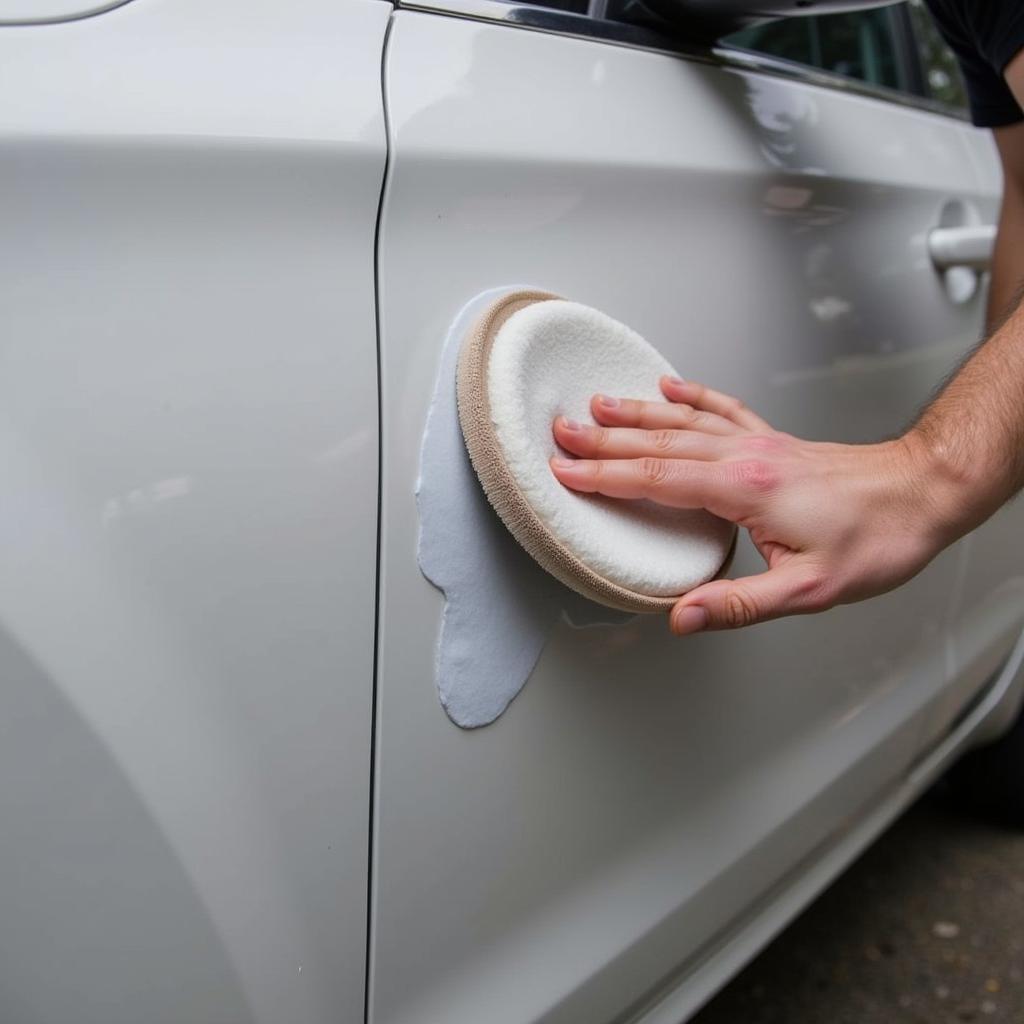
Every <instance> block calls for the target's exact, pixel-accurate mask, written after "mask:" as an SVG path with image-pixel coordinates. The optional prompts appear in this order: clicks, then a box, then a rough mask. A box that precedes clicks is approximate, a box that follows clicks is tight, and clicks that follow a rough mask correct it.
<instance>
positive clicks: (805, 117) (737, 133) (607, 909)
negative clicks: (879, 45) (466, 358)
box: [371, 11, 1024, 1024]
mask: <svg viewBox="0 0 1024 1024" xmlns="http://www.w3.org/2000/svg"><path fill="white" fill-rule="evenodd" d="M386 92H387V97H388V104H389V124H390V135H391V137H390V144H391V153H390V171H389V180H388V184H387V187H386V192H385V201H384V206H383V210H382V222H381V237H380V252H379V261H380V278H379V284H380V306H381V339H380V340H381V354H382V392H383V417H382V421H383V422H382V425H383V458H384V464H383V481H382V486H383V518H382V562H381V572H382V578H381V604H380V649H379V658H380V660H379V680H378V684H379V695H378V699H379V704H378V730H379V731H378V740H377V761H376V797H375V799H376V808H377V811H376V819H375V870H374V896H373V900H374V903H373V934H372V943H371V971H372V974H371V1019H372V1020H373V1021H374V1022H376V1024H398V1022H419V1021H427V1020H429V1021H434V1020H444V1021H445V1022H447V1024H463V1022H466V1024H469V1022H477V1021H480V1020H487V1021H489V1022H494V1024H498V1022H503V1021H527V1020H529V1021H541V1020H543V1021H549V1022H555V1021H559V1022H578V1021H598V1020H612V1019H619V1018H620V1017H622V1016H623V1015H626V1016H628V1015H630V1013H632V1012H633V1010H635V1011H636V1012H639V1008H640V1007H642V1006H643V1005H645V1004H646V1002H647V1001H648V1000H649V999H651V998H653V995H654V994H655V993H658V992H660V991H663V990H668V989H672V988H674V987H676V986H679V985H681V986H682V987H681V988H680V989H679V990H680V991H684V990H685V989H686V978H687V976H688V972H690V973H693V972H694V969H695V965H696V964H697V963H698V962H699V961H700V958H701V957H703V956H705V955H707V953H708V950H709V948H711V945H713V944H714V943H718V942H719V941H721V938H722V936H729V935H736V934H747V935H752V934H755V933H756V931H757V928H758V927H760V928H761V929H762V930H763V928H764V923H763V922H764V921H766V920H767V921H772V922H774V925H775V926H777V925H778V924H780V923H781V920H782V917H784V915H780V914H779V913H777V912H773V914H769V913H768V912H767V911H766V916H765V917H764V918H763V919H758V918H757V916H756V910H757V908H758V907H762V906H764V905H765V904H764V901H765V900H766V899H767V896H768V894H770V893H772V892H773V891H775V887H777V886H779V885H782V884H783V881H784V879H786V878H790V877H792V875H793V874H794V872H796V873H799V867H800V865H806V864H807V863H808V862H809V861H808V858H812V857H813V856H814V855H815V854H816V852H817V851H819V850H821V849H822V848H824V847H825V846H827V845H828V844H829V842H831V841H832V840H833V839H834V838H835V837H836V836H837V835H840V834H842V832H843V830H844V829H846V828H847V827H848V826H849V825H850V824H851V823H853V822H865V821H871V820H875V825H874V827H875V828H877V827H881V826H880V824H878V822H881V821H883V820H884V818H885V815H884V814H883V813H882V812H881V811H879V810H878V808H880V807H883V806H888V807H889V808H890V810H889V812H887V813H895V812H894V810H892V808H893V807H895V806H896V803H893V802H892V800H893V798H892V797H889V798H888V799H889V803H888V804H885V803H884V801H885V799H886V794H891V793H892V788H893V786H894V785H896V784H897V783H899V782H900V780H905V779H907V778H908V777H910V776H908V774H907V773H908V772H910V771H911V766H912V765H913V764H914V763H915V762H916V761H917V759H918V758H920V757H922V756H924V754H925V753H926V752H927V751H928V750H929V749H931V747H932V745H933V744H934V743H935V742H936V741H937V740H938V739H939V738H940V737H942V736H943V735H945V734H946V732H947V730H948V728H949V726H950V724H951V723H952V721H953V720H954V718H955V716H956V715H957V714H959V713H960V711H961V710H962V709H963V707H964V703H965V701H966V700H968V699H969V698H970V697H971V696H972V695H973V694H974V693H976V692H978V691H979V688H980V687H981V686H982V685H983V684H984V682H985V681H986V678H987V675H986V672H987V670H988V669H989V668H996V667H998V664H999V663H1000V661H1001V660H1002V659H1005V658H1006V656H1007V654H1008V652H1009V650H1010V647H1011V646H1012V644H1013V642H1014V640H1015V638H1016V635H1017V634H1019V632H1020V626H1021V623H1022V621H1024V600H1022V594H1021V568H1022V556H1021V554H1020V551H1019V545H1012V546H1006V539H1007V538H1008V537H1009V536H1010V534H1011V532H1012V530H1013V525H1014V524H1018V527H1017V528H1018V529H1019V510H1018V512H1017V513H1016V514H1015V513H1014V511H1013V510H1012V509H1011V510H1008V511H1007V512H1006V513H1004V514H1003V516H1002V517H1001V518H1000V519H999V520H997V521H996V522H995V523H994V524H992V525H991V526H990V527H986V529H985V530H983V531H981V532H980V533H979V535H978V537H977V538H976V539H975V540H973V541H972V542H971V543H970V544H965V545H960V546H959V547H957V548H954V549H953V550H951V551H948V552H946V553H945V554H943V555H942V556H941V557H940V558H939V559H937V560H936V562H935V563H934V564H933V565H932V566H930V567H929V568H928V570H927V571H926V572H924V573H923V574H922V575H921V576H920V577H918V578H917V579H915V580H914V581H912V582H911V583H910V584H909V585H907V586H905V587H904V588H902V589H901V590H899V591H897V592H895V593H893V594H891V595H888V596H886V597H883V598H880V599H877V600H875V601H872V602H868V603H865V604H862V605H857V606H851V607H845V608H839V609H835V610H833V611H831V612H829V613H827V614H825V615H823V616H819V617H815V618H807V619H792V620H785V621H780V622H776V623H771V624H768V625H764V626H759V627H756V628H754V629H750V630H747V631H744V632H741V633H723V634H717V635H706V636H700V637H695V638H691V639H687V640H685V641H682V642H680V641H674V640H671V639H670V638H669V637H668V636H667V635H666V631H665V626H664V623H663V622H662V621H660V620H657V619H650V618H648V619H643V620H639V621H635V622H632V623H630V624H628V625H624V626H617V627H607V628H603V629H601V630H597V631H595V630H587V631H586V632H585V633H584V632H579V631H574V630H572V629H571V628H568V627H562V628H560V629H559V630H558V631H557V632H556V634H555V636H554V637H553V639H552V640H551V642H550V643H549V645H548V647H547V649H546V650H545V652H544V654H543V655H542V657H541V661H540V663H539V664H538V667H537V669H536V670H535V672H534V674H533V676H532V678H531V680H530V682H529V683H528V684H527V686H526V688H525V689H524V691H523V692H522V694H521V695H520V696H519V697H518V698H517V700H516V701H515V702H514V703H513V704H512V706H511V707H510V709H509V710H508V711H507V712H506V714H505V715H504V716H503V717H502V718H501V719H500V720H499V721H498V722H497V723H496V724H495V725H493V726H491V727H489V728H486V729H483V730H479V731H476V732H469V733H467V732H463V731H460V730H458V729H457V728H456V727H455V726H453V725H452V724H451V723H450V722H449V721H448V720H447V718H446V717H445V716H444V713H443V712H442V710H441V708H440V707H439V706H438V703H437V699H436V694H435V690H434V686H433V680H432V678H431V674H432V662H433V651H434V644H435V641H436V636H437V626H438V616H439V613H440V609H441V607H442V601H441V598H440V595H439V594H437V593H436V592H435V591H434V590H433V589H432V588H431V587H430V585H429V584H428V583H427V582H426V581H425V580H424V579H423V578H422V577H421V576H420V575H419V573H418V570H417V567H416V560H415V539H416V525H417V524H416V517H415V507H414V501H413V485H414V481H415V475H416V465H417V457H418V452H419V444H420V436H421V431H422V428H423V422H424V417H425V413H426V405H427V402H428V400H429V395H430V390H431V388H430V381H431V379H432V376H433V373H434V370H435V367H436V364H437V359H438V355H439V347H440V345H441V343H442V341H443V339H444V336H445V332H446V328H447V326H448V323H449V322H450V320H451V318H452V317H453V316H454V314H455V313H456V312H457V311H458V309H459V308H460V307H461V306H462V304H463V303H464V302H465V301H466V300H467V299H468V298H469V297H471V296H472V295H474V294H476V293H478V292H480V291H482V290H484V289H485V288H488V287H490V286H492V285H493V284H495V283H496V282H501V281H529V282H532V283H534V284H535V285H537V286H538V287H543V288H547V289H550V290H552V291H555V292H557V293H559V294H562V295H566V296H569V297H571V298H574V299H578V300H580V301H582V302H586V303H590V304H593V305H596V306H598V307H600V308H602V309H604V310H605V311H607V312H608V313H610V314H611V315H612V316H615V317H616V318H618V319H620V320H623V321H624V322H626V323H629V324H630V325H632V326H633V327H635V328H636V329H638V330H639V331H640V332H641V333H642V334H643V335H644V336H645V337H647V338H648V339H649V340H650V341H652V342H653V343H654V344H655V345H657V346H658V347H659V348H661V349H662V350H663V351H664V352H665V354H666V355H667V356H668V358H669V359H670V360H671V361H672V362H673V363H674V365H676V366H677V367H678V368H679V370H680V371H681V372H682V373H683V374H684V375H686V376H691V377H693V378H695V379H698V380H704V381H707V382H711V383H714V384H715V385H716V386H718V387H720V388H723V389H725V390H728V391H732V392H735V393H737V394H740V395H742V396H743V397H744V398H745V399H746V400H748V401H749V402H750V403H751V404H752V405H753V406H754V407H755V408H757V409H758V410H759V411H760V412H761V413H762V414H764V415H765V416H767V417H768V418H769V419H770V420H771V421H773V422H774V423H775V425H776V426H778V427H779V428H782V429H785V430H789V431H792V432H794V433H798V434H801V435H803V436H809V437H820V438H828V439H835V440H849V441H855V440H866V439H875V438H878V437H881V436H885V435H887V434H890V433H892V432H895V431H897V430H898V429H900V428H901V427H902V426H903V425H904V424H905V423H906V421H907V420H908V419H909V417H910V415H911V414H912V412H913V410H914V409H915V407H916V406H917V405H918V404H919V403H920V402H921V401H923V400H924V399H925V398H926V396H927V394H928V393H929V391H930V389H931V388H932V387H933V386H934V385H935V384H936V382H937V381H938V380H939V379H940V378H941V376H942V374H943V373H944V372H945V371H946V369H947V368H948V367H949V366H951V365H952V364H953V362H954V361H955V360H956V359H957V358H958V356H959V355H960V354H961V353H962V352H963V351H964V350H965V348H966V347H967V346H968V345H969V344H970V343H971V342H972V341H973V339H974V337H975V335H976V332H977V330H978V328H979V324H980V317H981V309H982V304H983V295H982V294H981V293H980V292H977V290H975V291H976V294H975V295H974V297H973V299H969V300H967V301H965V302H961V303H959V304H958V303H957V302H955V301H954V300H953V298H952V297H951V294H950V291H949V289H948V288H947V285H946V282H944V281H943V280H942V279H941V278H940V277H939V275H937V274H936V272H935V270H934V269H933V267H932V266H931V264H930V261H929V259H928V255H927V234H928V231H929V230H930V229H931V228H933V227H935V226H937V225H938V224H939V223H940V222H944V220H943V219H944V218H948V216H950V214H949V210H950V208H951V204H952V209H953V215H954V216H963V217H971V218H975V217H976V218H978V219H979V220H981V221H987V222H991V221H992V219H994V216H995V212H996V206H997V196H998V175H997V174H996V173H995V171H994V168H995V163H994V156H993V152H992V147H991V143H990V142H989V140H988V139H987V138H985V137H984V136H982V135H981V134H980V133H976V132H974V131H973V130H972V129H970V128H969V127H967V126H965V125H964V124H963V123H962V122H959V121H957V120H955V119H952V118H948V117H943V116H938V115H935V114H932V113H925V112H922V111H920V110H915V109H910V108H908V107H903V106H901V105H899V104H897V103H893V102H885V101H882V100H874V99H868V98H865V97H863V96H858V95H852V94H849V93H846V92H843V91H842V90H838V89H836V90H831V89H827V88H820V87H818V86H814V85H808V84H804V83H801V82H799V81H796V80H784V79H782V78H778V77H773V76H769V75H764V74H759V73H756V72H743V73H740V72H736V71H732V70H727V69H724V68H721V67H715V66H713V65H709V64H707V63H698V62H693V61H687V60H683V59H679V58H675V57H672V56H667V55H664V54H657V53H651V52H643V51H640V50H633V49H627V48H622V47H616V46H612V45H607V44H602V43H598V42H596V41H587V40H582V39H573V38H565V37H560V36H557V35H551V34H545V33H535V32H528V31H524V30H522V29H518V28H515V27H511V26H498V25H487V24H480V23H474V22H472V21H468V20H460V19H455V18H446V17H444V16H440V15H435V14H421V13H415V12H408V11H400V12H399V13H398V14H397V15H396V16H395V19H394V23H393V28H392V32H391V35H390V42H389V48H388V54H387V62H386ZM972 545H973V547H972ZM976 550H984V552H985V560H984V561H981V560H977V561H975V560H972V557H971V556H972V552H973V551H976ZM759 561H760V560H759V558H758V556H757V555H756V553H755V552H753V550H752V549H751V547H750V546H749V544H746V545H744V546H743V547H742V548H741V550H740V552H739V555H738V558H737V561H736V565H735V569H736V571H737V572H739V573H743V572H749V571H754V570H755V569H756V568H757V567H758V565H759ZM983 605H985V606H987V607H995V608H997V609H998V613H997V614H996V615H995V616H981V617H979V616H978V614H977V610H978V609H979V608H981V607H982V606H983ZM1009 691H1011V696H1012V697H1013V699H1016V694H1017V693H1019V683H1017V682H1015V683H1014V685H1013V686H1010V687H1009ZM961 738H962V737H961ZM913 789H914V787H913V786H910V787H909V789H908V790H907V791H908V792H909V791H913ZM906 798H907V797H906V794H905V793H904V797H903V799H906ZM897 802H898V801H897ZM869 812H870V813H873V814H875V815H876V818H875V819H872V818H871V817H870V815H869ZM870 833H871V829H870V828H868V829H867V830H866V832H865V835H869V834H870ZM860 841H861V842H863V841H866V839H865V838H863V837H862V839H861V840H860ZM855 847H856V843H854V842H851V843H848V844H846V845H845V846H844V847H843V848H842V849H843V850H845V853H842V854H836V855H834V856H833V864H832V868H831V870H832V871H834V870H838V868H839V866H841V863H842V862H843V857H848V856H852V851H853V850H854V849H855ZM826 874H827V872H826ZM809 891H810V890H807V891H805V892H804V897H803V898H806V897H807V895H808V892H809ZM752 915H753V916H752ZM773 915H774V916H773ZM748 947H749V942H748ZM736 963H737V961H736V960H735V959H734V960H733V963H732V967H731V968H728V969H734V968H735V966H736ZM725 970H726V968H725V967H723V968H722V971H723V973H722V974H721V975H719V977H718V979H717V981H718V982H720V981H721V980H722V978H723V977H724V971H725ZM695 976H696V975H695V974H694V977H695ZM694 984H696V981H695V982H694ZM701 984H703V985H704V991H705V993H706V990H707V987H708V982H707V977H706V975H705V976H704V977H703V981H702V982H701ZM694 998H697V997H696V996H694ZM678 1005H679V1006H684V1005H686V1006H690V1007H691V1008H692V1005H693V999H690V1001H689V1002H686V1000H685V999H684V1000H683V1002H682V1003H679V1004H678ZM631 1007H632V1008H633V1009H632V1010H631ZM681 1012H682V1010H680V1013H681ZM652 1019H653V1018H652ZM664 1019H665V1020H668V1019H669V1018H668V1017H665V1018H664Z"/></svg>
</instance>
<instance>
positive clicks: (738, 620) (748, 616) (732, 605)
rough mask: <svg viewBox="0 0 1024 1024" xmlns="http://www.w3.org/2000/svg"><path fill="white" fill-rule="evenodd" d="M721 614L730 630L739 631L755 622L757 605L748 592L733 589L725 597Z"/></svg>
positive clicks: (736, 588) (740, 588)
mask: <svg viewBox="0 0 1024 1024" xmlns="http://www.w3.org/2000/svg"><path fill="white" fill-rule="evenodd" d="M723 614H724V616H725V624H726V625H727V626H728V627H729V628H730V629H739V628H741V627H743V626H750V625H752V624H753V623H755V622H756V621H757V605H756V603H755V602H754V599H753V598H752V597H751V596H750V593H749V592H748V591H746V590H744V589H743V588H742V587H734V588H733V589H732V590H730V591H729V593H728V594H726V595H725V602H724V605H723Z"/></svg>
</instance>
